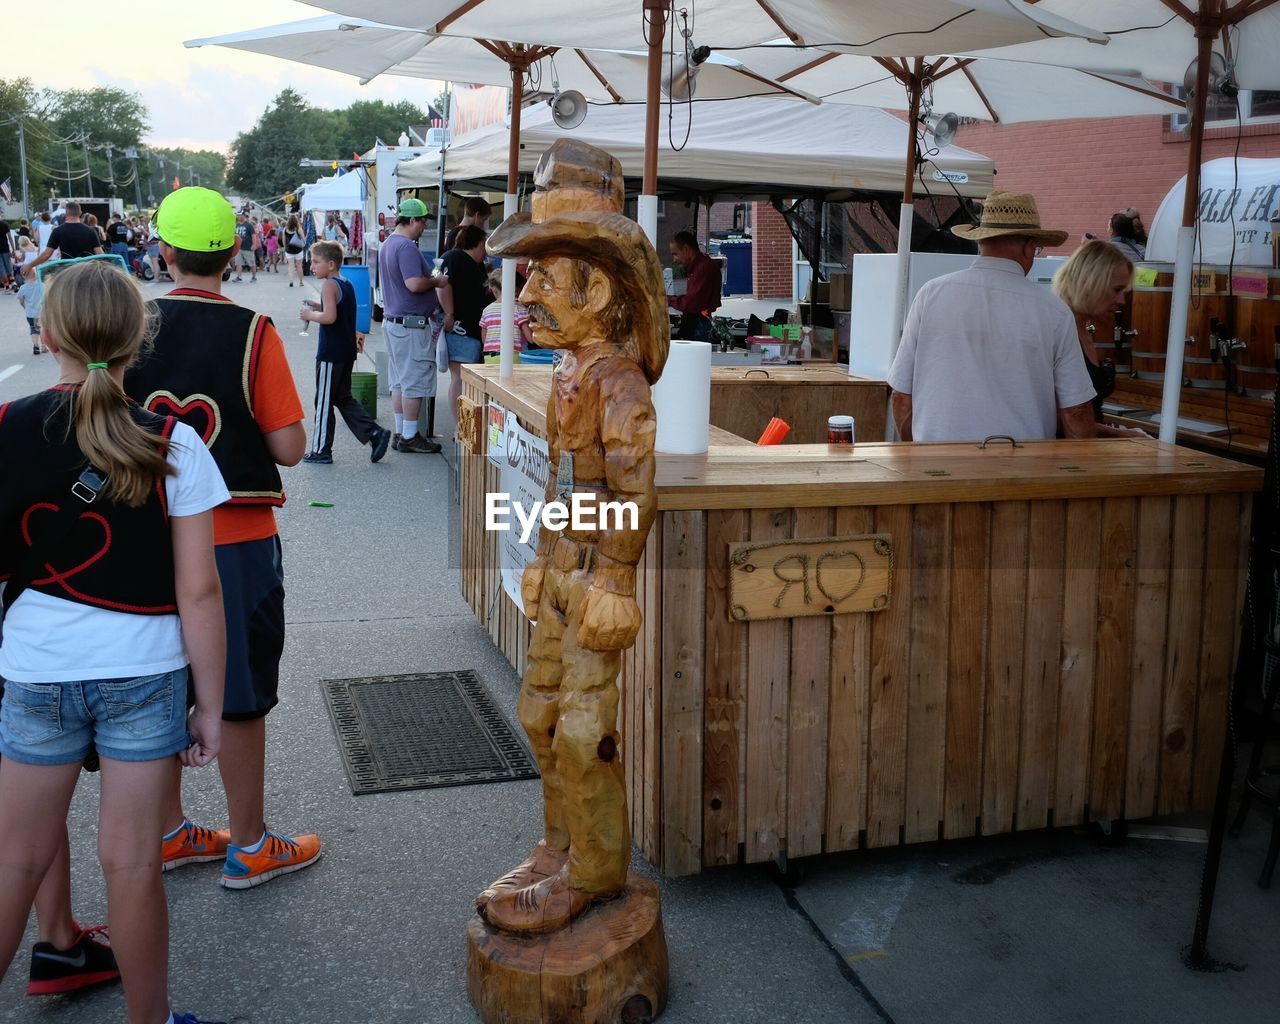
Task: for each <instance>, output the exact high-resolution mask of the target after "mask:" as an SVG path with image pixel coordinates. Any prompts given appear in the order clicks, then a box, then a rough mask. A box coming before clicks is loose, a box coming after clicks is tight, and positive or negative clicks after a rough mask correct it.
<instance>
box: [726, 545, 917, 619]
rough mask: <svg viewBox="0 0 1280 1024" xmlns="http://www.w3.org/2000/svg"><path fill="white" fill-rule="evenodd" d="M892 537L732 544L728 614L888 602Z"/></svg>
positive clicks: (823, 611)
mask: <svg viewBox="0 0 1280 1024" xmlns="http://www.w3.org/2000/svg"><path fill="white" fill-rule="evenodd" d="M892 571H893V542H892V538H891V537H889V536H888V535H887V534H866V535H864V536H860V537H824V538H821V539H817V540H789V541H776V542H764V543H757V544H734V545H732V546H731V547H730V548H729V616H730V617H731V618H733V619H736V620H738V621H740V622H746V621H749V620H752V619H793V618H799V617H800V616H803V615H847V614H848V613H850V612H880V611H884V610H885V609H886V608H888V607H889V580H890V577H891V575H892Z"/></svg>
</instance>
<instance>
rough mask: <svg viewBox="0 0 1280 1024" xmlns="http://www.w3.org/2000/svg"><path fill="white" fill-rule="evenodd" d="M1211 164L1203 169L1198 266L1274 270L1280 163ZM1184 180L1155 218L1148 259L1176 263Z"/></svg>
mask: <svg viewBox="0 0 1280 1024" xmlns="http://www.w3.org/2000/svg"><path fill="white" fill-rule="evenodd" d="M1232 163H1233V161H1232V160H1231V158H1230V157H1224V158H1223V159H1221V160H1210V161H1208V162H1207V163H1205V164H1204V165H1203V166H1202V167H1201V169H1200V238H1199V241H1198V242H1197V244H1196V256H1195V259H1196V262H1197V263H1218V264H1224V265H1226V264H1230V263H1234V264H1235V265H1236V266H1237V267H1269V266H1271V262H1272V255H1271V233H1272V228H1273V226H1274V227H1275V228H1276V229H1278V230H1280V221H1278V220H1277V218H1280V160H1249V159H1244V160H1241V161H1239V164H1240V166H1239V174H1237V173H1236V170H1235V168H1234V167H1233V166H1232ZM1186 190H1187V179H1186V178H1185V177H1183V178H1182V180H1181V181H1179V182H1178V184H1176V185H1174V186H1173V188H1172V189H1171V190H1170V192H1169V194H1168V195H1167V196H1165V197H1164V201H1163V202H1162V203H1161V204H1160V209H1159V210H1157V211H1156V215H1155V218H1154V219H1152V220H1151V221H1150V222H1149V223H1150V228H1149V237H1148V239H1147V259H1148V260H1149V261H1151V262H1157V263H1172V262H1173V261H1174V257H1175V255H1176V250H1177V246H1178V228H1179V227H1180V226H1181V225H1182V197H1183V196H1184V195H1185V194H1186Z"/></svg>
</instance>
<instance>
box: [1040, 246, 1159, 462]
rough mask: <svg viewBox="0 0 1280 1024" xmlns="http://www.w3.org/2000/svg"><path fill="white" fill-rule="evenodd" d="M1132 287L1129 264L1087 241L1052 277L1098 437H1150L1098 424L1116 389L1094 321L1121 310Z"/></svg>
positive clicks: (1118, 253)
mask: <svg viewBox="0 0 1280 1024" xmlns="http://www.w3.org/2000/svg"><path fill="white" fill-rule="evenodd" d="M1132 287H1133V262H1132V261H1131V260H1130V259H1129V257H1128V256H1126V255H1125V254H1124V253H1122V252H1121V251H1120V250H1119V249H1117V248H1116V247H1115V246H1114V245H1112V244H1111V243H1109V242H1104V241H1102V240H1101V239H1095V240H1093V241H1092V242H1086V243H1085V244H1084V245H1082V246H1081V247H1080V248H1079V249H1077V250H1076V251H1075V252H1074V253H1072V254H1071V257H1070V258H1069V259H1068V260H1067V262H1066V263H1064V264H1063V265H1062V266H1061V267H1059V268H1058V272H1057V273H1056V274H1054V275H1053V294H1054V295H1056V296H1058V298H1060V299H1061V300H1062V301H1063V302H1065V303H1066V304H1067V307H1068V308H1069V309H1070V310H1071V312H1072V315H1074V317H1075V320H1076V335H1077V337H1078V338H1079V339H1080V350H1081V352H1082V353H1083V354H1084V365H1085V369H1086V370H1088V371H1089V380H1090V381H1091V382H1092V383H1093V390H1094V391H1096V392H1097V395H1096V397H1095V398H1094V400H1093V418H1094V420H1095V421H1097V423H1098V424H1099V426H1098V435H1099V436H1100V437H1107V436H1113V437H1137V436H1141V437H1146V436H1148V435H1147V434H1146V433H1144V432H1143V431H1141V430H1138V429H1136V428H1128V427H1108V426H1104V425H1102V402H1103V400H1104V399H1105V398H1106V397H1107V396H1108V395H1110V394H1111V393H1112V392H1113V391H1114V390H1115V389H1116V367H1115V364H1114V363H1113V362H1112V361H1111V360H1110V359H1103V358H1100V357H1099V355H1098V350H1097V347H1096V346H1095V345H1094V332H1095V330H1096V326H1097V321H1098V320H1101V319H1103V318H1109V317H1110V316H1111V315H1112V313H1114V312H1115V310H1117V309H1118V308H1120V307H1121V306H1123V305H1124V296H1125V293H1126V292H1128V291H1129V290H1130V289H1131V288H1132Z"/></svg>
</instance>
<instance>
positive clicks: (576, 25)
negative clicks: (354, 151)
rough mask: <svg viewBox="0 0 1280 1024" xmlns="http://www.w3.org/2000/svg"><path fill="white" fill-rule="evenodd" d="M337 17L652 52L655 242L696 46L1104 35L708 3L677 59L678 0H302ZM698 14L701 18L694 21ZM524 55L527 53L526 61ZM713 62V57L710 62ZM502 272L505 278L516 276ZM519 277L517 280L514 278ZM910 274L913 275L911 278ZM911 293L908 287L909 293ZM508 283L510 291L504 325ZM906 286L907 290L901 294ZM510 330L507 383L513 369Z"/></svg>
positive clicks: (954, 1)
mask: <svg viewBox="0 0 1280 1024" xmlns="http://www.w3.org/2000/svg"><path fill="white" fill-rule="evenodd" d="M304 2H306V3H310V4H311V5H312V6H316V7H322V8H324V9H326V10H330V11H334V12H337V13H339V14H348V15H353V16H363V17H369V18H374V19H379V20H382V21H384V22H394V23H405V24H407V25H408V26H409V27H411V28H419V29H422V30H424V31H427V32H430V33H432V34H437V35H460V36H466V37H469V38H473V39H479V40H483V41H484V44H485V45H487V46H490V47H506V46H509V44H506V43H499V42H497V41H498V40H507V39H523V40H530V41H536V43H537V46H535V47H534V50H535V51H539V50H542V51H546V52H552V50H551V48H552V47H591V48H599V49H615V50H631V49H637V48H640V47H641V46H643V47H645V48H646V49H647V51H648V76H647V90H646V104H647V116H646V119H645V136H644V137H645V163H644V176H643V183H642V186H641V194H640V197H639V201H638V203H637V207H638V218H639V221H640V224H641V226H642V227H643V228H644V229H645V232H646V233H647V234H648V236H649V238H650V240H656V237H657V209H658V200H657V181H658V116H659V107H660V87H661V85H662V82H663V63H664V62H663V58H664V56H665V57H666V71H667V75H666V77H667V79H668V82H669V83H671V82H672V81H673V80H674V81H675V82H679V81H680V80H681V79H682V78H683V77H684V76H685V75H686V74H689V73H691V72H692V71H693V70H694V68H695V67H698V66H699V65H698V56H699V52H700V51H698V50H695V49H694V45H693V44H694V42H695V41H697V42H699V43H701V44H702V45H703V46H710V47H711V49H715V50H720V51H721V52H724V51H725V50H727V49H731V48H734V47H739V46H750V45H754V44H759V43H764V42H768V41H770V40H772V39H777V38H779V37H782V36H785V37H786V38H787V39H789V40H790V41H791V42H792V43H795V44H800V45H804V44H805V43H807V42H811V43H824V44H827V45H829V46H831V47H833V48H840V49H842V50H844V51H845V52H856V53H867V54H879V55H885V56H892V55H898V54H916V53H922V52H938V51H944V52H946V51H963V50H965V49H969V48H975V47H980V46H1001V45H1008V44H1013V43H1018V42H1025V41H1028V40H1033V39H1042V38H1046V37H1051V36H1057V35H1077V36H1084V37H1086V38H1089V39H1092V40H1094V41H1096V42H1105V41H1106V39H1105V36H1102V35H1101V34H1099V33H1097V32H1094V31H1092V30H1090V29H1086V28H1083V27H1082V26H1080V25H1078V24H1077V23H1075V22H1074V21H1071V20H1069V19H1068V18H1066V17H1065V16H1063V15H1058V14H1044V13H1042V12H1040V11H1039V10H1038V9H1037V8H1036V7H1035V6H1034V5H1033V4H1030V3H1027V2H1025V0H963V2H961V0H859V2H858V3H849V2H847V0H703V2H702V3H701V4H700V5H698V6H697V7H695V8H693V10H692V11H691V12H685V11H683V10H682V11H680V12H679V17H680V18H681V26H680V27H681V34H682V35H683V37H684V41H683V45H682V46H681V50H682V53H681V57H680V59H679V61H678V60H677V57H676V53H675V49H676V47H675V45H674V40H673V43H672V45H671V46H669V47H668V48H667V51H666V53H665V54H664V49H663V41H664V37H665V36H666V35H667V21H668V19H673V20H674V18H675V17H676V16H677V12H676V10H675V7H674V4H673V3H672V0H592V6H591V17H590V18H584V17H581V8H580V5H579V4H577V3H571V2H568V0H544V2H543V3H540V4H537V5H531V4H529V3H528V2H527V0H419V2H417V3H415V4H413V5H412V6H406V5H405V4H403V3H401V2H399V0H304ZM690 14H691V15H692V17H690ZM517 57H518V55H517ZM703 59H704V60H705V57H704V58H703ZM511 67H512V134H513V138H514V136H515V135H517V134H518V124H519V97H520V88H521V84H522V83H521V81H520V80H519V78H518V76H517V64H516V62H515V60H514V59H513V60H512V63H511ZM517 177H518V170H517V156H516V153H515V143H514V141H513V143H512V153H511V159H510V167H509V170H508V190H507V202H506V207H505V209H506V213H507V214H508V215H509V214H510V213H511V212H513V211H514V209H515V187H516V179H517ZM507 272H508V271H507V267H506V266H504V273H507ZM511 273H514V271H513V270H512V271H511ZM902 276H904V277H905V273H903V275H902ZM902 288H903V289H905V283H904V284H903V286H902ZM511 290H512V288H511V286H510V283H504V288H503V314H504V315H503V319H504V323H505V321H506V319H507V317H506V307H507V305H508V304H509V303H510V302H513V301H514V299H513V298H512V299H509V298H508V292H510V291H511ZM900 290H901V289H900ZM506 333H507V332H506V331H505V330H504V331H503V336H504V343H503V354H502V360H501V370H500V373H501V375H502V376H504V377H505V376H507V375H508V373H509V367H510V361H509V359H508V357H507V347H508V346H507V344H506V341H505V338H506Z"/></svg>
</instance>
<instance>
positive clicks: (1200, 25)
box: [998, 0, 1280, 444]
mask: <svg viewBox="0 0 1280 1024" xmlns="http://www.w3.org/2000/svg"><path fill="white" fill-rule="evenodd" d="M1275 4H1276V0H1040V3H1038V4H1037V7H1041V8H1044V10H1045V11H1046V12H1047V13H1055V14H1058V15H1062V14H1065V13H1067V12H1068V11H1069V12H1070V16H1071V17H1073V18H1083V19H1086V20H1089V21H1090V23H1091V24H1094V25H1097V26H1098V27H1100V28H1102V29H1103V30H1104V31H1106V32H1107V33H1109V34H1110V36H1111V40H1112V41H1111V43H1110V44H1109V45H1108V46H1107V47H1106V54H1105V57H1104V56H1102V55H1101V54H1099V53H1097V52H1094V51H1092V50H1091V49H1090V48H1089V47H1087V46H1080V45H1078V41H1077V40H1070V39H1047V40H1043V41H1042V42H1041V43H1038V44H1036V45H1035V46H1015V47H1012V48H1009V49H1001V50H1000V51H999V53H998V55H999V56H1002V57H1009V58H1013V59H1018V60H1030V61H1035V62H1039V63H1049V64H1059V65H1064V66H1069V67H1077V68H1096V67H1097V66H1098V64H1099V62H1104V63H1107V64H1110V65H1111V66H1118V67H1131V68H1135V69H1137V71H1138V72H1139V73H1141V74H1143V75H1145V76H1146V77H1147V78H1152V79H1156V80H1158V81H1164V82H1182V81H1183V77H1184V75H1185V74H1186V73H1187V71H1188V69H1189V67H1190V65H1191V62H1192V61H1195V62H1196V75H1197V78H1196V88H1195V95H1194V102H1193V104H1192V111H1191V145H1190V147H1189V152H1188V154H1187V186H1186V197H1185V201H1184V203H1183V208H1182V227H1181V229H1180V230H1179V232H1178V247H1177V257H1176V260H1175V264H1174V277H1173V307H1172V309H1171V310H1170V316H1169V344H1168V353H1167V358H1166V361H1165V376H1164V395H1163V401H1162V403H1161V416H1160V440H1161V441H1164V442H1166V443H1169V444H1172V443H1173V442H1174V441H1175V440H1176V438H1177V415H1178V405H1179V400H1180V398H1181V389H1182V359H1183V354H1184V351H1185V349H1186V342H1187V307H1188V303H1189V302H1190V298H1191V269H1192V261H1193V256H1194V252H1195V235H1196V231H1195V222H1196V209H1197V200H1198V197H1199V194H1200V188H1199V184H1200V163H1201V143H1202V141H1203V136H1204V112H1205V102H1206V100H1207V98H1208V93H1209V88H1208V86H1209V78H1208V76H1209V67H1210V60H1211V54H1213V53H1218V54H1220V55H1222V56H1223V57H1224V58H1226V60H1227V61H1228V63H1230V64H1231V65H1232V66H1233V73H1234V78H1235V81H1236V83H1237V84H1238V85H1239V86H1240V87H1241V88H1243V89H1280V60H1278V59H1277V54H1278V53H1280V7H1277V6H1275Z"/></svg>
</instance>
